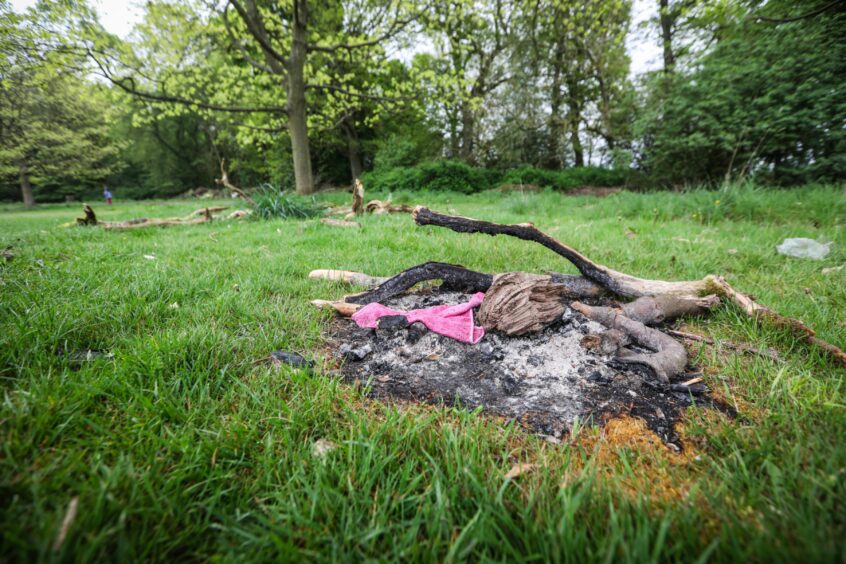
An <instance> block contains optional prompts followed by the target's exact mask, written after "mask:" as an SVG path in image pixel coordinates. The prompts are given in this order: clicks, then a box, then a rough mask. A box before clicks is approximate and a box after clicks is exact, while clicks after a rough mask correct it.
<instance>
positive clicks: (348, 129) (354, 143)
mask: <svg viewBox="0 0 846 564" xmlns="http://www.w3.org/2000/svg"><path fill="white" fill-rule="evenodd" d="M341 127H342V128H343V130H344V134H345V135H346V137H347V157H348V158H349V161H350V174H351V175H352V181H353V182H355V181H356V180H358V179H359V178H361V173H362V172H364V165H363V164H362V162H361V142H360V141H359V140H358V134H357V133H356V131H355V126H353V125H352V124H351V123H348V122H347V121H344V122H343V124H342V126H341Z"/></svg>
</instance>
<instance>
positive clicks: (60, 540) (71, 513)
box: [53, 496, 79, 552]
mask: <svg viewBox="0 0 846 564" xmlns="http://www.w3.org/2000/svg"><path fill="white" fill-rule="evenodd" d="M77 509H79V496H74V497H73V498H72V499H71V500H70V503H68V508H67V511H65V518H64V519H63V520H62V526H61V527H60V528H59V533H58V534H57V535H56V540H54V541H53V552H59V550H61V548H62V545H63V544H65V538H67V536H68V531H69V530H70V528H71V525H73V522H74V520H75V519H76V512H77Z"/></svg>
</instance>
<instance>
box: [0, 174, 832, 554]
mask: <svg viewBox="0 0 846 564" xmlns="http://www.w3.org/2000/svg"><path fill="white" fill-rule="evenodd" d="M326 197H328V198H331V199H335V200H338V201H340V200H346V196H345V195H341V194H338V195H331V196H326ZM395 199H397V200H404V201H409V202H413V203H425V204H429V205H431V206H432V207H433V208H434V209H436V210H439V211H444V212H451V211H455V212H458V213H461V214H463V215H470V216H475V217H479V218H484V219H490V220H495V221H509V222H520V221H532V222H534V223H535V224H536V225H538V226H539V227H540V228H541V229H544V230H546V231H547V232H549V233H550V234H552V235H554V236H556V237H558V238H559V239H561V240H563V241H566V242H567V243H569V244H571V245H573V246H575V247H576V248H578V249H580V250H582V251H583V252H584V253H586V254H587V255H589V256H590V257H592V258H594V259H596V260H598V261H600V262H602V263H604V264H607V265H609V266H611V267H613V268H615V269H617V270H622V271H625V272H629V273H631V274H635V275H640V276H644V277H655V278H665V279H686V278H699V277H701V276H703V275H705V274H708V273H722V274H724V275H726V276H727V278H728V279H729V281H730V282H731V283H732V284H734V285H735V286H736V287H738V288H741V289H743V290H746V291H748V292H751V293H753V294H754V295H755V296H756V297H757V298H758V299H759V300H760V301H761V302H763V303H765V304H769V305H771V306H774V307H775V308H776V309H778V310H779V311H780V312H781V313H783V314H785V315H789V316H795V317H799V318H801V319H803V320H804V321H805V322H807V323H808V324H809V325H811V326H812V327H814V328H816V329H817V330H818V332H819V334H820V336H822V337H823V338H825V339H827V340H829V341H831V342H833V343H836V344H839V345H840V346H844V345H846V269H842V270H839V271H833V272H829V273H823V272H822V270H823V269H824V268H831V267H836V266H839V265H842V264H844V263H846V196H844V193H843V192H842V189H835V188H822V187H820V188H814V187H808V188H805V189H801V190H795V191H790V192H787V191H778V192H767V191H761V190H755V189H751V188H743V189H732V190H725V191H721V192H692V193H687V194H675V193H661V194H628V193H623V194H617V195H614V196H611V197H609V198H604V199H595V198H589V197H578V198H568V197H563V196H560V195H558V194H549V193H542V194H532V195H523V194H518V193H512V194H496V193H484V194H481V195H478V196H472V197H469V196H455V195H448V194H447V195H431V194H420V195H417V196H409V195H407V194H400V195H395ZM199 205H201V204H198V202H196V201H168V202H145V203H122V202H118V203H117V205H115V206H113V208H110V209H108V210H106V209H105V207H104V206H102V205H99V206H95V209H96V210H97V211H98V212H101V213H100V215H101V217H102V218H104V219H128V218H132V217H138V216H156V217H165V216H174V215H183V214H185V213H187V212H189V211H191V210H193V209H195V208H197V207H199ZM78 212H79V206H78V205H74V206H64V205H61V206H59V205H56V206H42V207H39V208H38V209H36V210H35V211H24V210H23V209H22V208H20V207H18V206H14V205H7V206H6V207H4V208H0V249H2V248H5V247H7V246H11V247H12V249H11V250H12V252H13V253H14V254H15V258H14V259H13V260H11V261H8V262H5V263H3V262H0V378H1V380H0V381H1V382H2V398H1V399H2V406H0V449H2V450H0V507H2V514H0V526H1V527H2V532H0V535H1V536H0V539H2V540H0V549H2V550H0V552H2V559H4V560H8V561H18V562H24V561H31V560H94V559H97V560H106V561H109V560H113V559H122V560H139V559H154V558H155V559H168V560H211V559H225V560H251V561H252V560H270V559H280V558H281V559H292V558H298V559H300V558H310V559H320V560H323V559H336V560H347V561H353V560H354V561H358V560H362V559H376V560H400V559H402V560H405V559H412V560H424V561H428V560H449V561H454V560H462V559H474V560H476V559H493V560H553V561H570V562H583V561H595V560H601V561H637V562H642V561H667V560H670V561H673V560H684V561H693V560H699V561H706V560H714V561H725V560H747V559H751V560H753V561H771V560H775V561H791V560H792V561H795V560H799V561H809V562H810V561H831V562H834V561H841V562H842V561H844V560H846V535H844V533H846V486H844V484H846V391H844V371H842V370H837V369H835V368H833V367H832V365H831V364H830V363H829V362H828V361H826V360H825V359H822V358H820V357H819V355H818V354H817V353H815V352H813V351H808V350H807V349H805V348H804V347H802V346H801V345H798V344H796V343H793V342H792V341H791V340H790V339H789V338H788V337H786V336H785V335H783V334H780V333H778V332H777V331H775V330H762V329H759V328H757V327H756V326H755V325H754V324H752V323H751V322H750V321H749V320H747V319H745V318H743V317H742V316H741V315H740V314H739V313H738V312H736V311H735V310H733V309H731V308H730V307H721V308H720V309H719V310H718V311H717V312H716V313H715V314H714V315H713V316H712V317H711V318H710V319H709V320H708V321H703V320H689V321H687V323H688V325H689V327H691V328H692V330H696V331H701V332H703V333H705V334H708V335H711V336H714V337H716V338H718V339H726V340H732V341H738V342H750V343H753V344H755V345H760V346H765V345H774V346H776V347H777V348H778V350H779V354H780V355H781V356H782V357H783V359H784V361H785V362H784V363H783V364H775V363H773V362H771V361H770V360H767V359H763V358H758V357H754V356H745V357H744V356H736V355H734V354H728V353H726V352H724V351H719V350H716V349H714V348H710V347H704V348H702V349H700V350H699V353H698V355H697V356H696V357H695V361H696V362H697V363H698V364H700V365H702V366H704V367H705V369H706V377H705V378H706V381H707V383H708V385H709V386H710V387H711V388H712V389H714V390H716V392H717V393H718V394H719V395H721V396H723V397H724V398H725V399H726V400H727V401H728V402H730V403H731V404H733V405H735V406H737V408H738V409H739V411H740V412H741V417H739V418H737V419H735V420H729V419H727V418H725V417H723V416H720V415H716V414H715V413H713V412H711V411H708V410H705V409H701V410H700V409H691V410H689V411H688V413H687V414H686V416H685V420H684V423H683V428H682V430H681V432H682V435H683V436H684V437H685V447H686V448H685V450H684V452H683V453H681V454H674V453H672V452H670V451H669V450H668V449H666V448H665V447H664V446H663V445H661V444H660V443H659V442H658V441H656V440H655V439H654V437H651V436H650V435H649V434H648V433H647V432H644V431H643V429H642V427H641V426H639V425H638V423H637V421H633V420H623V421H618V422H616V423H614V424H612V425H610V426H609V427H607V428H605V429H604V430H600V429H595V428H582V429H579V430H578V432H577V433H575V434H574V436H572V437H570V439H569V440H568V441H566V442H565V443H564V444H560V445H559V444H551V443H548V442H545V441H543V440H542V439H540V438H538V437H534V436H531V435H528V434H526V433H524V432H522V431H521V430H520V429H519V428H515V427H513V426H505V425H503V424H502V423H501V422H499V421H493V420H490V419H488V418H485V417H484V416H481V415H480V414H478V413H467V412H465V411H462V410H461V409H447V408H443V409H435V408H428V407H419V406H417V407H415V406H388V405H383V404H379V403H376V402H373V401H370V400H368V399H367V397H366V395H365V393H364V392H363V391H362V390H357V389H354V388H351V387H349V386H347V385H345V384H342V383H340V382H338V381H336V380H334V379H333V378H331V377H329V376H326V375H321V374H317V375H315V376H311V377H310V376H307V375H305V374H303V373H301V372H297V371H293V370H290V369H288V368H281V369H278V368H272V367H270V366H267V365H264V364H257V363H256V362H255V361H256V360H257V359H260V358H262V357H264V356H266V355H267V354H268V353H269V352H270V351H272V350H275V349H285V350H292V351H299V352H302V353H304V354H307V355H313V356H318V357H319V356H320V355H321V354H322V353H321V343H322V341H321V331H322V329H323V328H324V327H325V326H326V322H327V320H328V314H326V313H324V312H319V311H317V310H315V309H313V308H312V307H311V306H310V305H309V300H311V299H314V298H336V297H340V296H341V295H342V294H344V293H347V292H349V288H346V287H343V286H341V285H338V284H334V283H328V282H312V281H309V280H307V278H306V274H307V273H308V272H309V271H310V270H312V269H315V268H345V269H351V270H359V271H363V272H367V273H370V274H374V275H389V274H393V273H395V272H396V271H398V270H400V269H402V268H405V267H408V266H411V265H414V264H417V263H420V262H424V261H426V260H441V261H449V262H455V263H460V264H463V265H465V266H467V267H469V268H473V269H476V270H483V271H489V272H495V271H505V270H527V271H534V272H542V271H544V270H558V271H562V270H563V271H568V267H567V266H566V265H565V264H564V261H563V260H562V259H560V258H559V257H557V256H556V255H553V254H552V253H550V252H549V251H547V250H545V249H543V248H541V247H540V246H538V245H532V244H529V243H525V242H521V241H516V240H509V239H506V238H502V237H499V238H491V237H486V236H481V235H472V236H471V235H460V234H456V233H452V232H448V231H446V230H438V229H434V228H418V227H414V226H413V224H412V222H411V220H410V218H409V217H408V216H407V215H403V214H397V215H392V216H378V217H366V218H364V219H362V220H361V223H362V225H363V228H362V229H361V230H359V231H352V230H345V229H338V228H333V227H329V226H325V225H321V224H320V223H319V222H318V221H317V220H302V221H298V220H289V221H280V220H269V221H244V222H240V223H217V224H208V225H199V226H187V227H173V228H167V229H163V228H156V229H148V230H137V231H133V232H123V233H121V232H106V231H103V230H99V229H96V228H69V229H62V228H59V227H58V226H59V225H60V224H62V223H64V222H67V221H69V220H71V219H72V218H73V217H75V216H76V215H79V213H78ZM785 237H812V238H828V239H830V240H832V241H833V242H834V245H833V247H832V252H831V254H830V255H829V256H828V258H826V259H825V260H823V261H811V260H801V259H792V258H788V257H784V256H781V255H778V254H777V253H776V252H775V245H777V244H778V243H780V242H781V241H782V239H784V238H785ZM150 257H152V258H150ZM0 260H2V259H0ZM88 350H94V351H102V352H103V353H107V354H103V355H101V356H96V357H94V358H92V359H85V358H84V357H85V351H88ZM318 439H324V440H328V441H331V442H332V443H334V444H335V445H337V448H336V449H334V450H332V451H331V452H329V453H328V454H327V455H326V456H325V458H324V459H320V458H317V457H315V456H314V455H313V454H312V445H313V444H314V442H315V441H316V440H318ZM516 462H530V463H534V464H536V465H537V470H536V471H534V472H532V473H529V474H526V475H524V476H522V477H520V478H517V479H515V480H508V479H506V478H505V473H506V472H507V471H508V470H509V469H510V468H511V467H512V465H513V464H514V463H516ZM74 498H78V511H77V514H76V517H75V519H74V521H73V523H72V524H71V525H70V527H69V528H68V530H67V536H66V538H65V539H64V541H63V542H61V543H57V542H56V539H57V536H58V535H59V531H60V529H61V527H62V521H63V519H64V517H65V514H66V511H67V508H68V506H69V504H70V503H71V500H72V499H74Z"/></svg>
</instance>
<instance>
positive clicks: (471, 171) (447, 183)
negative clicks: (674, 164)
mask: <svg viewBox="0 0 846 564" xmlns="http://www.w3.org/2000/svg"><path fill="white" fill-rule="evenodd" d="M631 176H632V173H631V171H624V170H617V169H607V168H601V167H593V166H586V167H574V168H568V169H565V170H547V169H542V168H537V167H533V166H528V165H525V166H521V167H518V168H515V169H511V170H509V171H506V172H505V173H502V172H499V171H497V170H493V169H488V168H482V167H472V166H470V165H467V164H465V163H463V162H461V161H448V160H442V161H434V162H428V163H423V164H420V165H417V166H412V167H396V168H392V169H381V168H378V169H376V170H373V171H372V172H368V173H366V174H365V175H364V176H363V177H362V181H363V182H364V184H365V186H366V188H367V189H368V190H375V191H377V192H396V191H406V192H414V191H432V192H459V193H462V194H473V193H476V192H482V191H483V190H489V189H491V188H496V187H498V186H503V185H519V184H531V185H534V186H539V187H541V188H550V189H553V190H559V191H567V190H571V189H573V188H579V187H583V186H599V187H612V186H622V185H624V184H626V182H627V180H628V179H629V178H630V177H631Z"/></svg>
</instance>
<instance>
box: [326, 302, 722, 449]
mask: <svg viewBox="0 0 846 564" xmlns="http://www.w3.org/2000/svg"><path fill="white" fill-rule="evenodd" d="M469 297H470V296H469V295H467V294H461V293H456V292H446V291H440V290H438V289H435V290H433V291H429V292H416V293H408V294H405V295H403V296H399V297H397V298H395V299H393V300H390V301H389V302H388V303H386V305H388V306H389V307H393V308H396V309H400V310H409V309H415V308H423V307H431V306H435V305H440V304H457V303H461V302H464V301H467V300H468V299H469ZM394 321H395V320H387V322H385V323H383V324H381V325H382V328H380V329H362V328H359V327H358V326H357V325H356V324H355V323H354V322H353V321H351V320H349V319H339V320H338V321H337V322H336V323H335V324H333V325H332V328H331V330H330V335H329V337H330V345H331V348H332V350H334V351H335V353H334V354H335V356H336V360H337V361H338V362H339V363H340V365H341V373H342V374H343V377H344V378H345V379H346V380H347V381H349V382H358V383H361V384H364V385H367V386H369V387H370V393H371V395H372V396H374V397H375V398H379V399H383V400H388V399H391V398H395V399H399V400H408V401H417V402H425V403H429V404H445V405H455V404H456V403H458V404H460V405H462V406H464V407H467V408H469V409H475V408H477V407H481V408H482V409H483V411H485V412H487V413H490V414H493V415H498V416H502V417H505V418H508V419H510V420H514V421H517V422H518V423H520V424H521V425H522V426H524V427H525V428H527V429H530V430H532V431H534V432H537V433H541V434H544V435H550V436H553V437H556V438H558V437H561V436H562V435H563V434H564V433H567V432H568V431H569V430H570V429H571V428H572V426H573V425H574V423H576V422H577V421H578V422H580V424H585V423H587V424H597V425H602V424H604V423H605V422H606V421H608V420H610V419H613V418H615V417H621V416H632V417H637V418H639V419H642V420H643V421H645V423H646V425H647V426H648V427H649V429H651V430H652V431H653V432H655V433H656V434H657V435H658V436H660V437H661V439H662V440H663V441H664V442H666V443H667V444H669V445H675V446H676V447H679V446H680V443H679V438H678V436H677V435H676V431H675V423H676V421H677V420H678V418H679V417H680V415H681V413H682V411H683V410H684V409H685V408H687V407H689V406H691V405H693V404H698V405H704V406H710V407H718V408H720V409H721V410H724V409H723V408H722V406H721V405H718V404H717V402H716V401H715V400H714V399H713V398H711V397H710V396H709V395H708V394H707V392H704V393H699V394H697V395H693V394H692V393H691V392H690V391H680V390H678V386H676V388H677V389H675V390H674V389H673V386H672V385H671V386H670V387H666V386H661V385H659V384H657V383H653V382H652V381H651V380H650V379H649V378H645V377H644V376H643V375H642V374H641V373H639V372H636V371H634V370H632V369H631V368H628V367H626V366H623V365H620V364H618V363H615V362H614V360H613V358H612V357H611V356H609V355H604V354H602V353H599V352H596V351H595V350H588V349H586V348H584V347H583V346H582V345H581V341H582V339H584V337H585V336H586V335H589V334H597V333H600V332H601V331H603V329H604V328H603V327H602V326H601V325H599V324H597V323H595V322H593V321H590V320H588V319H587V318H585V317H584V316H582V315H581V314H579V313H578V312H575V311H572V310H569V309H568V310H566V311H565V314H564V316H563V317H562V320H561V321H560V322H557V323H555V324H554V325H552V326H550V327H548V328H547V329H545V330H544V331H542V332H540V333H537V334H533V335H528V336H524V337H507V336H504V335H499V334H494V333H488V334H486V335H485V336H484V338H483V339H482V340H481V341H480V342H479V343H477V344H475V345H473V344H466V343H460V342H458V341H455V340H453V339H450V338H448V337H444V336H442V335H438V334H436V333H433V332H430V331H428V330H427V329H426V328H425V327H424V326H422V324H419V323H415V324H413V325H410V326H408V325H407V324H405V323H399V322H394ZM396 321H398V320H396ZM688 377H689V376H688ZM688 377H683V378H680V379H679V380H678V381H677V382H672V383H671V384H676V385H677V384H679V383H680V382H682V381H684V380H686V379H687V378H688Z"/></svg>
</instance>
